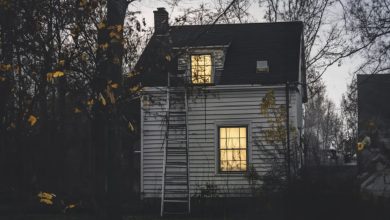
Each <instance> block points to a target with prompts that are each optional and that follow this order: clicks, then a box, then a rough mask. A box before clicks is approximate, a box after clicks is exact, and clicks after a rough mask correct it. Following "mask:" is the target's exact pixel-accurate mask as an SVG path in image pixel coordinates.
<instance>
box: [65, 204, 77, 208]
mask: <svg viewBox="0 0 390 220" xmlns="http://www.w3.org/2000/svg"><path fill="white" fill-rule="evenodd" d="M75 207H76V204H70V205H68V206H67V208H68V209H73V208H75Z"/></svg>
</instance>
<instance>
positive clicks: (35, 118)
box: [27, 115, 38, 126]
mask: <svg viewBox="0 0 390 220" xmlns="http://www.w3.org/2000/svg"><path fill="white" fill-rule="evenodd" d="M27 121H28V122H29V123H30V125H31V126H34V125H35V123H37V121H38V118H37V117H35V116H34V115H30V116H29V117H28V119H27Z"/></svg>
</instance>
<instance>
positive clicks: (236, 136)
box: [219, 127, 248, 172]
mask: <svg viewBox="0 0 390 220" xmlns="http://www.w3.org/2000/svg"><path fill="white" fill-rule="evenodd" d="M247 142H248V138H247V127H219V170H220V171H223V172H226V171H246V170H247Z"/></svg>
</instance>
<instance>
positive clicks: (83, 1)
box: [80, 0, 88, 6]
mask: <svg viewBox="0 0 390 220" xmlns="http://www.w3.org/2000/svg"><path fill="white" fill-rule="evenodd" d="M87 3H88V0H80V6H85V5H86V4H87Z"/></svg>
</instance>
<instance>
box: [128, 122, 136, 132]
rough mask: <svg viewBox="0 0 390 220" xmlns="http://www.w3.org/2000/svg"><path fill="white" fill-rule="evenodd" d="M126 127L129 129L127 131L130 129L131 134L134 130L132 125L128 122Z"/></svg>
mask: <svg viewBox="0 0 390 220" xmlns="http://www.w3.org/2000/svg"><path fill="white" fill-rule="evenodd" d="M127 126H128V127H129V129H130V131H131V132H133V131H134V130H135V129H134V126H133V124H132V123H131V121H129V123H128V124H127Z"/></svg>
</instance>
